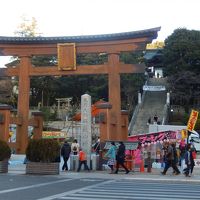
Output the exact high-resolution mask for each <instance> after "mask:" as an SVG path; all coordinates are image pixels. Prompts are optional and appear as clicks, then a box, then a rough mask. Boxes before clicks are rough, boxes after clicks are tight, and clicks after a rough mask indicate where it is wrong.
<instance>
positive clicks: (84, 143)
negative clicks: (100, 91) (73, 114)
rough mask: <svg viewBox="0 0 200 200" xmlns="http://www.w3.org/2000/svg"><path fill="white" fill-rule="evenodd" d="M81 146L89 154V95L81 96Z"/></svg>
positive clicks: (90, 136)
mask: <svg viewBox="0 0 200 200" xmlns="http://www.w3.org/2000/svg"><path fill="white" fill-rule="evenodd" d="M80 138H81V141H80V144H81V147H82V148H83V150H84V151H85V152H86V153H87V154H88V155H89V154H90V153H91V147H92V130H91V96H90V95H88V94H84V95H82V96H81V137H80Z"/></svg>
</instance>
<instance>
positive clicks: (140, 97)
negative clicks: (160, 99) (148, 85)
mask: <svg viewBox="0 0 200 200" xmlns="http://www.w3.org/2000/svg"><path fill="white" fill-rule="evenodd" d="M141 103H142V96H141V93H140V92H138V104H141Z"/></svg>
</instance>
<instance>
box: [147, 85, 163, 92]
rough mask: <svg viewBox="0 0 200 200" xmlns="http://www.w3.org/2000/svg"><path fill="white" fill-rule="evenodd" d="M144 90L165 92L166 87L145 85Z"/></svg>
mask: <svg viewBox="0 0 200 200" xmlns="http://www.w3.org/2000/svg"><path fill="white" fill-rule="evenodd" d="M143 90H144V91H154V92H155V91H158V92H159V91H165V90H166V88H165V86H159V85H156V86H152V85H144V86H143Z"/></svg>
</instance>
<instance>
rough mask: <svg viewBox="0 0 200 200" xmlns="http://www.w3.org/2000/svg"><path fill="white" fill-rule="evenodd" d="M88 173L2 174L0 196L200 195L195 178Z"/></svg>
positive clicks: (77, 199) (5, 199)
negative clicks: (187, 179)
mask: <svg viewBox="0 0 200 200" xmlns="http://www.w3.org/2000/svg"><path fill="white" fill-rule="evenodd" d="M86 177H87V176H85V177H81V176H80V177H79V176H77V177H76V178H70V177H63V176H30V175H12V174H2V175H0V200H61V199H71V200H90V199H91V200H100V199H103V200H119V199H120V200H121V199H129V200H130V199H139V200H141V199H143V200H169V199H171V200H172V199H173V200H180V199H181V200H186V199H188V200H192V199H198V200H199V199H200V185H199V183H195V182H194V183H193V182H184V181H182V182H180V181H179V182H175V181H173V182H171V181H160V180H159V181H156V180H152V181H151V180H134V179H128V177H127V176H125V178H123V177H122V178H120V179H112V176H110V178H97V177H93V176H92V175H89V174H88V178H86Z"/></svg>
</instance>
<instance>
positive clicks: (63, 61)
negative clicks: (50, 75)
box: [57, 43, 76, 70]
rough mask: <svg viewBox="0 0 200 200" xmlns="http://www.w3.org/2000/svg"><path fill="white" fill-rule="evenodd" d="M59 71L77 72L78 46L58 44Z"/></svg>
mask: <svg viewBox="0 0 200 200" xmlns="http://www.w3.org/2000/svg"><path fill="white" fill-rule="evenodd" d="M57 48H58V69H59V70H76V46H75V43H63V44H58V45H57Z"/></svg>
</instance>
